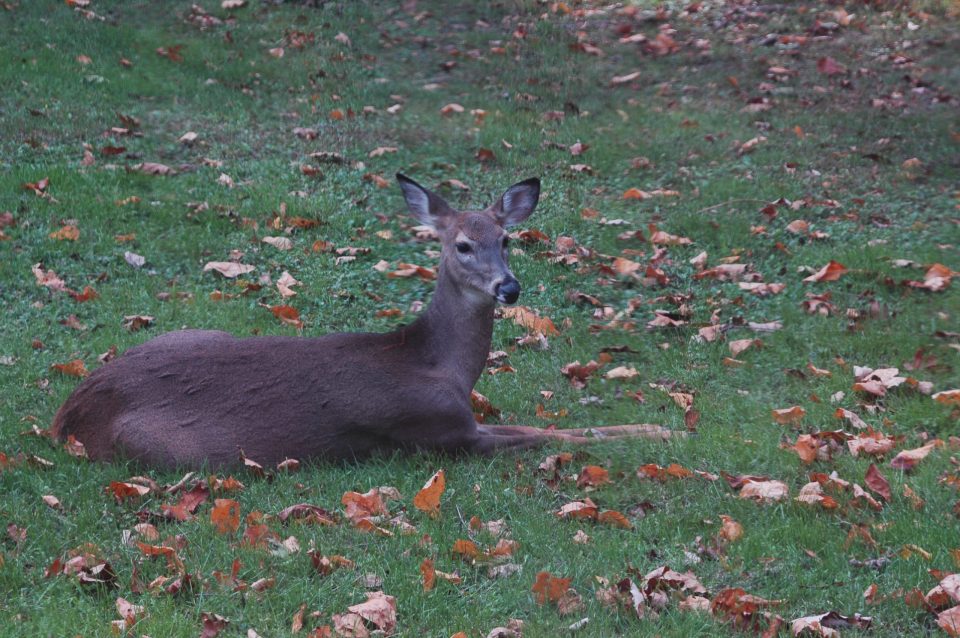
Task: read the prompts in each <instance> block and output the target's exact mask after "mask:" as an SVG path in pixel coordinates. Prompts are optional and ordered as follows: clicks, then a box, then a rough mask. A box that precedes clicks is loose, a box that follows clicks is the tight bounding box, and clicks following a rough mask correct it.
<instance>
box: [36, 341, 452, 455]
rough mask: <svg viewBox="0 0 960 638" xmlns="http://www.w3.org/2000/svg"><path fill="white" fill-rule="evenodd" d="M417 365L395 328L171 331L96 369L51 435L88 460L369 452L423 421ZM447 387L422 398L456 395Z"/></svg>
mask: <svg viewBox="0 0 960 638" xmlns="http://www.w3.org/2000/svg"><path fill="white" fill-rule="evenodd" d="M359 362H363V363H362V364H361V363H359ZM415 365H416V362H415V361H412V360H411V359H410V357H406V356H404V351H403V345H402V343H400V344H398V342H397V337H396V336H395V335H390V334H385V335H379V334H355V333H347V334H332V335H326V336H323V337H318V338H296V337H251V338H242V339H241V338H236V337H233V336H231V335H229V334H227V333H225V332H216V331H202V330H185V331H179V332H171V333H167V334H164V335H161V336H159V337H157V338H155V339H152V340H150V341H148V342H146V343H144V344H142V345H140V346H137V347H135V348H131V349H130V350H128V351H127V352H125V353H124V354H123V355H122V356H120V357H118V358H117V359H116V360H114V361H112V362H110V363H109V364H107V365H105V366H103V367H102V368H100V369H99V370H97V371H95V372H94V373H93V374H91V375H90V377H89V378H88V379H86V380H85V381H84V382H83V383H81V384H80V385H79V386H78V387H77V389H76V390H75V391H74V393H73V394H72V395H71V397H70V398H69V399H68V400H67V402H66V403H65V404H64V405H63V407H62V408H61V409H60V412H59V413H58V414H57V417H56V419H55V422H54V433H55V434H57V435H60V436H67V435H70V434H73V435H74V436H76V438H77V439H79V440H80V441H81V442H83V443H84V444H85V445H86V447H87V450H88V453H89V454H90V455H91V457H93V458H97V459H110V458H113V456H114V455H115V454H116V453H118V452H120V453H122V454H123V455H124V456H128V457H132V458H141V459H143V460H146V461H147V462H149V463H151V464H159V465H168V466H169V465H177V464H188V465H196V464H200V463H203V462H208V463H210V464H212V465H224V464H230V463H235V462H236V459H237V458H238V454H239V449H241V448H242V449H243V450H244V452H245V453H246V455H247V456H249V457H250V458H253V459H255V460H258V461H261V462H264V463H275V462H278V461H281V460H283V459H284V458H287V457H289V458H301V459H302V458H308V457H327V458H334V459H339V458H351V457H353V456H363V455H365V454H367V453H369V452H371V451H373V450H375V449H378V448H381V447H384V443H385V441H384V440H383V437H384V436H387V434H388V433H389V432H391V431H393V432H395V431H396V429H397V428H398V427H400V428H402V427H404V425H405V424H406V423H408V422H410V421H411V420H415V419H417V418H422V416H423V415H422V414H416V412H417V410H416V409H411V404H410V402H409V397H407V396H404V395H405V394H406V390H405V388H404V381H405V380H409V378H411V377H416V376H417V375H422V374H423V373H424V371H423V370H422V369H414V368H413V366H415ZM442 385H443V384H442V379H438V383H437V384H435V385H433V386H432V387H431V388H430V389H428V393H430V394H432V395H435V396H427V397H421V400H420V401H418V403H417V405H418V406H422V405H433V406H443V405H445V404H447V403H449V396H448V392H446V391H445V390H444V389H443V388H442ZM387 447H389V446H387Z"/></svg>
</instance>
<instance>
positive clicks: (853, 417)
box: [833, 408, 869, 430]
mask: <svg viewBox="0 0 960 638" xmlns="http://www.w3.org/2000/svg"><path fill="white" fill-rule="evenodd" d="M833 416H835V417H837V418H838V419H846V421H847V423H849V424H850V425H852V426H853V427H855V428H857V429H860V430H864V429H866V428H868V427H869V426H868V425H867V424H866V423H865V422H864V420H863V419H861V418H860V417H859V416H858V415H857V413H856V412H851V411H850V410H845V409H843V408H837V411H836V412H834V413H833Z"/></svg>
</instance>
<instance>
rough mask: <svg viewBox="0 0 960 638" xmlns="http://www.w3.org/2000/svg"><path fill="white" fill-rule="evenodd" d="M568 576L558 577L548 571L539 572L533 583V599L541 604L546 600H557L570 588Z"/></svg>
mask: <svg viewBox="0 0 960 638" xmlns="http://www.w3.org/2000/svg"><path fill="white" fill-rule="evenodd" d="M570 582H571V579H570V578H558V577H557V576H554V575H552V574H551V573H550V572H539V573H538V574H537V580H536V581H535V582H534V583H533V588H532V591H533V593H534V599H535V600H536V601H537V603H538V604H540V605H542V604H544V603H546V602H547V601H550V602H554V603H555V602H557V601H559V600H560V598H561V597H562V596H563V595H564V594H566V593H567V590H568V589H569V588H570Z"/></svg>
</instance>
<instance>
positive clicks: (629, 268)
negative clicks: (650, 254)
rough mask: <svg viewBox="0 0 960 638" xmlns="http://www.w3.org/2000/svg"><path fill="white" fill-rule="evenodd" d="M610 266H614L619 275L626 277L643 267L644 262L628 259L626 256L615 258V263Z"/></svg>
mask: <svg viewBox="0 0 960 638" xmlns="http://www.w3.org/2000/svg"><path fill="white" fill-rule="evenodd" d="M610 267H611V268H613V270H614V272H616V273H617V274H618V275H621V276H624V277H626V276H630V275H632V274H633V273H635V272H637V271H638V270H640V269H641V268H643V264H641V263H639V262H636V261H633V260H630V259H626V258H625V257H617V258H616V259H614V260H613V263H612V264H611V266H610Z"/></svg>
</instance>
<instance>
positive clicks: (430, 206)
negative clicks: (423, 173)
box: [397, 173, 452, 228]
mask: <svg viewBox="0 0 960 638" xmlns="http://www.w3.org/2000/svg"><path fill="white" fill-rule="evenodd" d="M397 182H398V183H399V184H400V189H401V190H402V191H403V198H404V199H405V200H406V201H407V208H409V209H410V212H411V213H412V214H413V216H414V217H416V218H417V220H418V221H419V222H420V223H422V224H426V225H427V226H430V227H431V228H437V227H439V226H441V225H442V224H443V220H444V219H445V218H447V217H448V216H449V215H450V214H451V212H452V210H451V208H450V206H449V205H448V204H447V202H446V201H444V199H443V198H442V197H440V196H439V195H437V194H436V193H434V192H432V191H430V190H428V189H426V188H424V187H423V186H421V185H420V184H418V183H416V182H415V181H413V180H412V179H410V178H409V177H407V176H406V175H402V174H400V173H397Z"/></svg>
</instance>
